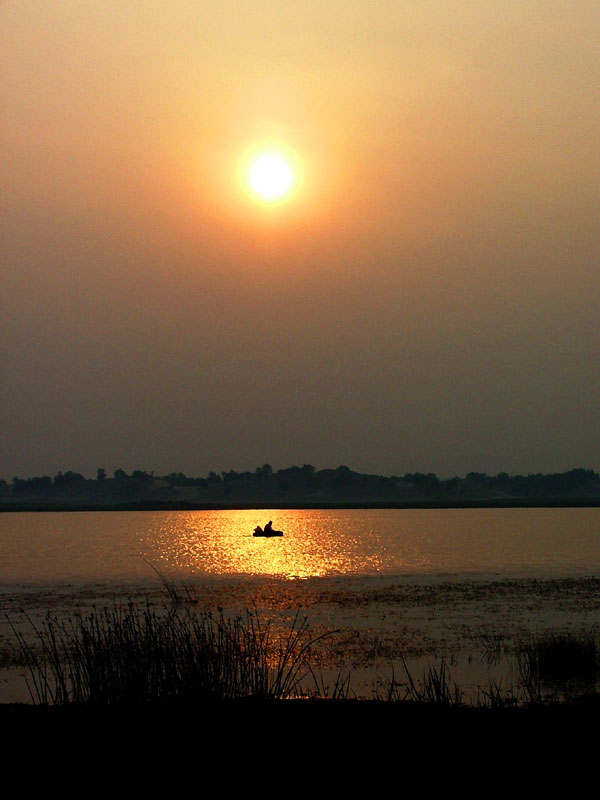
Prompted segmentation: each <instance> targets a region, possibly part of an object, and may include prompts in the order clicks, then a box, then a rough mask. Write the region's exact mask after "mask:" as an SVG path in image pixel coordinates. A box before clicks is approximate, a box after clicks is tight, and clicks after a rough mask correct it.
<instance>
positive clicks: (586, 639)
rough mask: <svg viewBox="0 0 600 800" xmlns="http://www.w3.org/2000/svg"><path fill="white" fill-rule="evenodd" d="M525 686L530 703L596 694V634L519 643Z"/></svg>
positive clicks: (561, 635) (520, 671)
mask: <svg viewBox="0 0 600 800" xmlns="http://www.w3.org/2000/svg"><path fill="white" fill-rule="evenodd" d="M516 660H517V667H518V671H519V675H520V681H521V685H522V687H523V690H524V692H525V694H526V697H527V700H528V702H530V703H543V702H547V701H552V700H560V699H569V698H570V697H572V696H574V695H577V694H582V693H595V692H596V685H597V681H598V646H597V643H596V640H595V637H594V636H593V635H592V634H581V635H579V636H576V635H574V634H547V635H545V636H542V637H537V638H535V637H532V638H530V639H528V640H524V641H521V642H519V644H518V646H517V652H516Z"/></svg>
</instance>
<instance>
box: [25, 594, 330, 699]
mask: <svg viewBox="0 0 600 800" xmlns="http://www.w3.org/2000/svg"><path fill="white" fill-rule="evenodd" d="M30 622H31V621H30ZM31 625H32V626H33V630H34V634H35V636H34V644H31V643H30V642H29V641H27V640H26V638H25V637H24V636H23V634H22V633H19V632H17V631H16V630H15V635H16V636H17V639H18V642H19V645H20V647H21V650H22V652H23V654H24V657H25V662H26V665H27V670H28V687H29V692H30V695H31V699H32V702H34V703H38V704H50V705H56V704H66V703H87V704H98V705H114V704H149V703H155V704H156V703H159V704H179V703H200V702H207V701H208V702H210V701H220V700H236V699H240V698H256V699H263V700H265V699H278V700H281V699H287V698H290V697H294V696H297V695H298V694H299V686H300V682H301V680H302V679H303V678H304V677H305V675H306V674H307V670H306V669H305V656H306V653H307V651H308V650H309V648H310V647H311V645H312V644H313V643H314V642H315V641H317V639H318V638H322V637H317V639H311V638H310V637H309V636H308V631H307V623H306V620H301V619H300V618H299V616H298V614H296V617H295V618H294V620H293V622H292V625H291V627H290V628H289V630H288V632H287V634H279V635H277V636H275V635H274V634H273V631H272V628H271V625H270V624H269V623H262V622H261V620H260V618H259V615H258V614H257V613H255V612H254V613H253V612H247V613H246V615H245V616H243V617H239V616H238V617H235V618H232V619H228V618H226V617H225V616H224V615H223V613H222V612H219V613H217V614H212V613H210V612H199V611H196V610H194V609H190V608H182V607H181V606H172V607H167V608H163V609H161V610H157V609H155V608H153V607H152V606H151V605H150V603H149V601H146V604H145V606H142V607H140V606H136V605H135V604H133V603H132V602H130V603H128V604H127V605H125V606H114V607H112V608H103V609H97V608H93V609H91V610H90V611H88V612H86V613H82V612H78V613H76V614H74V615H73V616H72V617H70V618H68V619H67V620H59V619H58V618H56V617H52V616H50V615H48V616H47V617H46V618H45V620H44V621H43V623H42V624H41V625H38V626H35V625H34V623H33V622H31Z"/></svg>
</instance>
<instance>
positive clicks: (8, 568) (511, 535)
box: [0, 508, 600, 584]
mask: <svg viewBox="0 0 600 800" xmlns="http://www.w3.org/2000/svg"><path fill="white" fill-rule="evenodd" d="M269 518H272V519H273V521H274V527H275V528H279V529H282V530H284V531H285V536H284V537H283V538H280V539H279V538H274V539H257V538H254V537H253V536H252V530H253V529H254V527H255V525H257V524H264V523H265V522H266V521H267V520H268V519H269ZM150 565H154V566H155V567H156V568H158V569H159V570H161V571H162V572H165V573H168V574H172V573H176V574H178V575H179V576H181V577H184V578H192V577H195V578H202V577H209V576H235V575H261V576H277V577H283V578H290V579H293V578H308V577H320V576H361V575H387V576H390V575H397V576H407V577H410V576H413V577H416V576H427V577H433V576H440V575H444V576H448V575H456V576H467V575H468V576H481V577H490V576H492V575H496V576H499V577H560V576H578V575H591V574H594V573H597V572H598V571H600V509H599V508H574V509H568V508H560V509H435V510H413V509H411V510H390V509H377V510H348V511H340V510H333V511H324V510H309V511H295V510H287V511H286V510H283V511H282V510H277V511H272V512H269V511H192V512H187V511H186V512H176V511H174V512H81V513H79V512H71V513H3V514H0V583H2V584H39V583H44V584H47V583H53V582H60V583H62V582H71V583H72V582H78V581H82V582H89V581H101V582H110V581H114V580H144V579H151V578H152V577H153V576H154V573H153V572H152V569H151V567H150Z"/></svg>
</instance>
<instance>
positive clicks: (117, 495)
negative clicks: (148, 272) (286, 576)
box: [0, 464, 600, 511]
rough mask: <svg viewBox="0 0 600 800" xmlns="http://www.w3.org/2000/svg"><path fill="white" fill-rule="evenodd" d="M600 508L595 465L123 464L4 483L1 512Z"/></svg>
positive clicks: (0, 492) (0, 482)
mask: <svg viewBox="0 0 600 800" xmlns="http://www.w3.org/2000/svg"><path fill="white" fill-rule="evenodd" d="M478 505H485V506H505V505H508V506H511V505H600V476H599V475H598V473H596V472H594V471H593V470H590V469H572V470H569V471H568V472H562V473H554V474H541V473H538V474H530V475H508V474H507V473H505V472H501V473H499V474H498V475H486V474H485V473H481V472H469V473H468V474H467V475H466V476H465V477H464V478H459V477H455V478H450V479H447V480H441V479H439V478H438V477H437V476H436V475H434V474H433V473H427V474H423V473H420V472H416V473H407V474H406V475H402V476H396V475H392V476H389V477H388V476H385V475H369V474H362V473H359V472H353V471H352V470H351V469H349V468H348V467H345V466H340V467H337V469H323V470H315V468H314V467H313V466H312V465H311V464H304V465H303V466H302V467H288V468H286V469H280V470H277V471H274V470H273V469H272V468H271V466H270V465H269V464H263V465H262V466H261V467H257V468H256V469H255V470H254V472H235V471H234V470H231V471H229V472H222V473H221V474H220V475H219V474H217V473H215V472H210V473H209V474H208V475H207V477H206V478H193V477H188V476H187V475H184V474H183V473H181V472H178V473H171V474H169V475H162V476H156V475H154V473H152V472H144V471H142V470H135V471H134V472H132V473H131V474H129V475H128V474H127V473H126V472H125V471H124V470H122V469H118V470H116V471H115V472H114V474H113V476H112V477H108V475H107V474H106V472H105V471H104V470H103V469H99V470H98V472H97V475H96V478H95V479H88V478H85V477H84V476H83V475H80V474H79V473H76V472H71V471H68V472H65V473H62V472H59V473H58V474H57V475H55V476H54V477H52V478H51V477H49V476H42V477H34V478H17V477H15V478H13V479H12V481H11V482H10V483H8V482H6V481H4V480H0V510H5V511H7V510H15V509H25V510H26V509H58V508H61V509H64V508H66V509H75V508H101V509H102V508H107V509H108V508H247V507H263V508H264V507H294V506H299V507H328V506H329V507H331V506H359V507H360V506H380V507H385V506H391V507H411V506H415V507H419V506H478Z"/></svg>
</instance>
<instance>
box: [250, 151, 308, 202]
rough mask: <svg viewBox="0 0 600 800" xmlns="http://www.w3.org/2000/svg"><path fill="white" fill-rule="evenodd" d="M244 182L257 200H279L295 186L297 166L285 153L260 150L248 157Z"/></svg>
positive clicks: (284, 198)
mask: <svg viewBox="0 0 600 800" xmlns="http://www.w3.org/2000/svg"><path fill="white" fill-rule="evenodd" d="M245 182H246V185H247V187H248V189H249V191H250V193H251V194H252V195H253V196H254V197H255V198H257V199H258V200H260V201H262V202H264V203H268V204H273V203H277V202H281V201H283V200H286V199H287V198H288V197H290V195H291V194H292V193H293V192H294V190H295V189H296V188H297V184H298V168H297V165H296V164H295V163H294V159H293V158H292V157H291V156H288V155H287V154H283V153H282V152H278V151H277V150H270V149H269V150H261V151H260V152H257V153H253V155H252V156H251V157H250V158H249V159H248V161H247V166H246V170H245Z"/></svg>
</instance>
